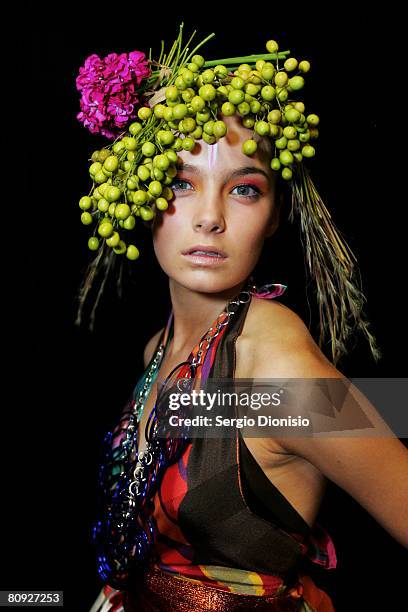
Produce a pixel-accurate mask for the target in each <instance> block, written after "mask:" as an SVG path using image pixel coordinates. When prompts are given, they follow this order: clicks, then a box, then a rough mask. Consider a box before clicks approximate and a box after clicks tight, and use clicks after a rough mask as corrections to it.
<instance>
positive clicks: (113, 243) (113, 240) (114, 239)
mask: <svg viewBox="0 0 408 612" xmlns="http://www.w3.org/2000/svg"><path fill="white" fill-rule="evenodd" d="M119 242H120V236H119V234H118V232H113V234H112V236H110V237H109V238H108V239H107V240H106V244H107V245H108V246H110V247H112V248H113V247H117V246H118V244H119Z"/></svg>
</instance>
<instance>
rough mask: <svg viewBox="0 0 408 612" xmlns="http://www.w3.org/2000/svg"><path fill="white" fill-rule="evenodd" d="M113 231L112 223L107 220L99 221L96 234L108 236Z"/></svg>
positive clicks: (103, 236)
mask: <svg viewBox="0 0 408 612" xmlns="http://www.w3.org/2000/svg"><path fill="white" fill-rule="evenodd" d="M112 233H113V225H112V223H110V222H109V221H107V222H106V223H101V224H100V225H99V227H98V234H99V235H100V236H102V238H109V236H111V235H112Z"/></svg>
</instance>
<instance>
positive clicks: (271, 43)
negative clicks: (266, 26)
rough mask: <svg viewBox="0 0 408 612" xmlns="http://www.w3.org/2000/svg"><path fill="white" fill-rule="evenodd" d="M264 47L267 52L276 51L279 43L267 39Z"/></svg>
mask: <svg viewBox="0 0 408 612" xmlns="http://www.w3.org/2000/svg"><path fill="white" fill-rule="evenodd" d="M266 49H267V51H268V53H276V52H277V51H278V49H279V45H278V43H277V42H276V40H268V42H267V43H266Z"/></svg>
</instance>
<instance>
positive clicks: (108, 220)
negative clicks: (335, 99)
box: [76, 24, 381, 363]
mask: <svg viewBox="0 0 408 612" xmlns="http://www.w3.org/2000/svg"><path fill="white" fill-rule="evenodd" d="M194 35H195V32H194V33H193V35H192V36H191V37H190V39H189V40H188V42H187V44H186V45H185V46H184V47H183V42H182V38H183V24H182V25H181V26H180V30H179V35H178V37H177V39H176V40H175V42H174V43H173V45H172V47H171V49H170V51H169V52H168V53H167V54H165V52H164V43H163V41H162V46H161V52H160V56H159V58H158V60H153V59H152V51H151V49H150V52H149V58H148V59H147V58H146V56H145V55H144V53H141V52H139V51H133V52H132V53H129V54H127V53H122V54H120V55H118V54H116V53H111V54H109V55H107V56H106V57H105V58H100V57H99V56H98V55H95V54H94V55H91V56H90V57H88V58H87V59H86V61H85V64H84V66H83V67H81V68H80V72H79V75H78V77H77V79H76V85H77V88H78V90H79V91H80V92H81V94H82V97H81V101H80V105H81V112H80V113H79V114H78V116H77V117H78V119H79V120H80V121H81V122H82V123H83V124H84V126H85V127H87V128H88V129H89V130H90V131H91V132H92V133H99V134H102V135H103V136H105V137H106V138H108V139H109V140H111V141H112V142H111V143H110V144H106V146H104V147H103V148H102V149H100V150H98V151H94V153H93V154H92V157H91V159H90V162H91V163H90V167H89V174H90V177H91V179H92V186H91V188H90V191H89V193H88V194H87V195H84V196H83V197H81V198H80V200H79V206H80V208H81V210H82V213H81V221H82V223H83V224H84V225H86V226H89V228H90V229H91V231H92V236H91V237H90V238H89V240H88V246H89V249H90V250H91V251H96V256H95V258H94V260H93V261H92V263H91V264H90V265H89V268H88V272H87V275H86V277H85V280H84V283H83V286H82V288H81V292H80V296H79V310H78V318H77V323H80V321H81V314H82V307H83V304H84V302H85V300H86V297H87V295H88V293H89V290H90V288H91V286H92V283H93V281H94V280H95V277H96V275H97V274H98V273H101V272H102V274H103V277H104V280H103V282H102V283H101V287H100V290H99V293H98V296H97V299H96V301H95V303H94V307H93V309H92V312H91V326H92V324H93V319H94V316H95V308H96V305H97V303H98V301H99V298H100V294H101V291H102V290H103V287H104V282H105V280H106V277H107V275H108V273H109V270H111V268H112V263H113V260H114V258H116V256H117V255H119V256H124V257H126V258H127V259H128V260H131V261H134V260H137V259H138V258H139V256H140V251H139V248H138V246H139V245H138V240H137V237H136V230H135V228H136V226H137V219H138V218H140V220H142V221H144V222H149V221H151V220H152V219H153V218H154V217H155V216H156V215H157V214H162V213H163V211H165V210H167V208H168V206H169V202H170V201H171V200H172V198H173V192H172V189H171V184H172V182H173V180H174V177H175V176H176V174H177V170H176V162H177V153H178V152H179V151H181V150H186V151H191V150H192V149H193V148H194V146H195V142H196V140H199V139H203V140H204V141H205V142H206V143H208V144H210V145H211V144H214V143H215V142H217V141H218V140H219V139H221V138H223V137H224V136H225V134H226V133H227V125H226V124H225V122H224V121H222V119H221V118H220V117H221V116H222V115H224V116H232V115H236V116H238V117H240V119H241V121H242V125H243V126H244V127H246V128H248V129H250V130H252V131H253V135H252V138H248V139H247V140H246V141H245V142H244V143H243V153H245V154H246V155H248V156H251V155H253V154H254V153H255V152H256V150H257V147H258V142H259V137H265V138H268V139H269V140H270V142H271V143H272V152H273V153H272V158H271V161H270V166H271V169H272V170H273V171H275V172H276V173H277V174H278V176H279V177H280V178H281V179H283V180H284V181H285V182H286V183H288V184H289V185H290V187H291V190H292V207H291V211H290V215H289V220H290V221H291V222H293V220H294V217H295V215H299V217H300V227H301V231H302V241H303V245H304V248H305V256H306V261H307V264H308V270H309V273H310V275H311V277H312V278H313V279H314V281H315V282H316V287H317V302H318V306H319V315H320V338H319V344H320V346H322V345H323V344H324V343H325V341H326V337H327V336H329V339H330V341H331V352H332V358H333V361H334V363H336V362H337V361H338V359H339V358H340V357H341V355H342V354H344V353H346V341H347V340H348V338H349V337H350V336H351V335H352V333H353V331H354V329H355V327H356V326H357V327H358V328H360V329H361V330H362V331H363V333H364V334H365V335H366V337H367V339H368V341H369V344H370V348H371V351H372V354H373V356H374V358H375V359H379V358H380V356H381V353H380V351H379V349H378V347H377V346H376V341H375V338H374V336H373V335H372V334H371V333H370V331H369V329H368V327H369V323H368V322H367V320H366V319H365V317H364V315H363V311H362V309H363V303H364V301H365V297H364V295H363V294H362V292H361V289H360V287H359V276H358V273H357V260H356V257H355V255H354V254H353V253H352V251H351V249H350V247H349V246H348V245H347V243H346V242H345V240H344V239H342V237H341V235H340V232H339V231H338V230H337V229H336V227H335V225H334V223H333V221H332V220H331V216H330V213H329V212H328V210H327V209H326V207H325V205H324V203H323V201H322V199H321V198H320V196H319V194H318V192H317V190H316V187H315V186H314V184H313V181H312V179H311V177H310V173H309V170H308V168H307V166H306V164H305V160H307V159H308V158H311V157H313V156H314V155H315V144H316V140H317V139H318V136H319V128H318V127H317V126H318V125H319V117H318V115H316V114H315V113H307V112H306V107H305V104H304V102H303V101H302V100H301V99H300V98H299V92H300V91H301V90H302V89H303V87H304V84H305V75H306V74H307V73H308V72H309V70H310V62H309V61H307V60H302V61H298V60H297V59H296V58H295V57H292V56H290V51H279V46H278V43H277V42H276V41H274V40H269V41H268V42H267V43H266V50H267V53H263V54H258V55H249V56H245V57H233V58H227V59H220V60H212V61H206V60H205V59H204V57H203V56H202V55H199V54H198V50H199V49H200V47H201V46H202V45H204V44H205V43H206V42H207V41H208V40H210V39H211V38H212V37H213V36H214V34H211V35H210V36H208V37H207V38H206V39H205V40H203V41H202V42H201V43H200V44H198V45H197V46H196V47H195V48H194V49H193V50H191V51H190V48H189V46H190V43H191V41H192V39H193V37H194Z"/></svg>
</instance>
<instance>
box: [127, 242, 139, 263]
mask: <svg viewBox="0 0 408 612" xmlns="http://www.w3.org/2000/svg"><path fill="white" fill-rule="evenodd" d="M126 257H127V258H128V259H130V260H131V261H135V260H136V259H137V258H138V257H139V249H138V248H137V247H135V245H134V244H129V246H128V248H127V249H126Z"/></svg>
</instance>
